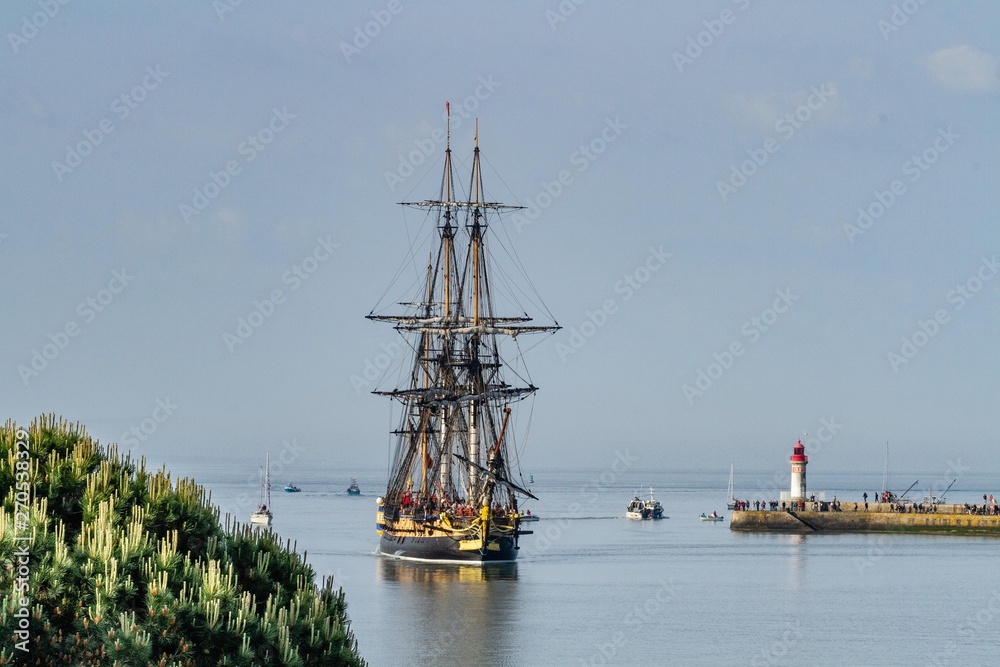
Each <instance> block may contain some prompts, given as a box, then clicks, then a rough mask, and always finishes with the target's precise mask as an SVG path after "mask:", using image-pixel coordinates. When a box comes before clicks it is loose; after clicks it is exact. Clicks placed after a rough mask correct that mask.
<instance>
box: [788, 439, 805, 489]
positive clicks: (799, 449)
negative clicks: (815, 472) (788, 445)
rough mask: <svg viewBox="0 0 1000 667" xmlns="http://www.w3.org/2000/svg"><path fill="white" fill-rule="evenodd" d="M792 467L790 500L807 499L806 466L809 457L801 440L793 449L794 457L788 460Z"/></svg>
mask: <svg viewBox="0 0 1000 667" xmlns="http://www.w3.org/2000/svg"><path fill="white" fill-rule="evenodd" d="M788 461H789V463H791V465H792V488H791V492H790V493H789V494H788V499H789V500H805V499H806V465H808V463H809V457H808V456H806V448H805V446H804V445H803V444H802V441H801V440H799V441H798V443H796V445H795V447H793V448H792V456H791V458H789V459H788Z"/></svg>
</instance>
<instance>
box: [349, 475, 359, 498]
mask: <svg viewBox="0 0 1000 667" xmlns="http://www.w3.org/2000/svg"><path fill="white" fill-rule="evenodd" d="M347 495H349V496H360V495H361V487H360V486H358V478H357V477H352V478H351V485H350V486H348V487H347Z"/></svg>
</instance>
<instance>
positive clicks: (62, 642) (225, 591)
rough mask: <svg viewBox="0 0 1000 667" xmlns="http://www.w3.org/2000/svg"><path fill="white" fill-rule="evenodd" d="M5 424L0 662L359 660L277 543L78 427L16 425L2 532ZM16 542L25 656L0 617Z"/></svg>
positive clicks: (317, 588) (327, 603)
mask: <svg viewBox="0 0 1000 667" xmlns="http://www.w3.org/2000/svg"><path fill="white" fill-rule="evenodd" d="M16 430H17V426H16V425H15V424H14V423H13V422H11V421H8V422H7V423H6V424H4V425H3V426H2V427H0V590H2V591H3V594H4V595H3V598H2V600H0V636H3V637H4V638H5V641H4V642H3V643H2V644H0V665H9V664H26V665H74V666H78V665H79V666H84V665H94V666H98V665H100V666H105V665H121V666H123V667H125V666H127V667H133V666H142V665H156V666H159V667H166V666H167V665H171V666H184V667H201V666H203V665H206V666H207V665H212V666H216V665H232V666H249V665H345V666H353V665H359V666H361V665H364V664H365V662H364V661H363V660H362V659H361V658H360V657H359V655H358V647H357V641H356V640H355V638H354V635H353V633H352V632H351V629H350V624H349V621H348V619H347V603H346V602H345V600H344V593H343V590H341V589H336V590H335V589H334V588H333V581H332V579H328V578H324V579H323V580H322V581H321V582H320V583H319V584H317V583H316V578H315V572H314V571H313V569H312V567H311V566H309V565H307V564H306V562H305V556H304V555H299V554H298V553H296V549H295V548H294V547H293V546H292V545H291V544H289V543H287V542H286V543H285V544H284V545H282V543H281V542H280V541H279V539H278V538H277V536H276V535H275V534H274V533H273V532H272V531H270V530H266V531H265V530H259V529H252V528H251V527H249V526H247V525H245V524H240V523H237V522H235V521H230V519H229V517H228V516H227V517H226V520H225V523H224V525H223V523H222V522H220V518H219V510H218V508H217V507H215V506H214V505H212V502H211V496H210V494H207V493H206V492H205V489H204V488H202V487H201V486H198V485H197V484H195V483H194V482H193V481H192V480H189V479H177V480H172V479H171V477H170V473H168V472H167V471H166V469H165V468H162V469H160V470H157V471H155V472H150V471H148V470H146V467H145V460H144V459H139V460H138V461H136V460H133V459H131V458H130V456H129V455H128V454H127V453H126V454H123V453H121V452H119V451H118V450H117V449H116V448H115V447H114V446H110V447H102V446H101V445H99V444H98V443H97V442H96V441H95V440H93V439H92V438H91V437H90V436H89V435H88V434H87V433H86V430H85V429H84V428H83V427H82V426H81V425H80V424H79V423H70V422H67V421H65V420H63V419H61V418H57V417H56V416H55V415H48V416H43V417H39V418H38V419H36V420H35V421H34V422H33V423H32V425H31V427H30V428H29V429H27V430H28V433H29V438H28V442H29V457H28V461H29V462H30V465H29V466H28V471H27V472H28V481H29V489H30V491H29V498H30V499H29V502H28V503H27V508H28V525H27V526H26V527H23V526H20V527H16V526H15V511H16V509H18V508H17V503H16V501H17V500H18V499H19V498H20V499H22V500H23V499H24V496H23V495H21V496H20V497H19V496H18V494H17V493H16V488H17V487H16V485H15V480H16V479H17V478H16V474H15V473H16V470H17V467H16V463H17V461H18V460H19V459H18V456H17V453H16V449H17V447H16ZM23 458H24V457H23V455H22V457H21V459H20V460H23ZM23 467H24V466H22V470H23ZM22 479H23V477H22ZM22 518H23V517H22ZM15 528H17V530H15ZM16 535H20V536H23V535H31V537H32V541H30V542H24V541H22V542H17V541H15V536H16ZM24 545H29V557H28V559H29V565H28V567H29V570H30V574H29V575H28V583H29V596H30V607H29V609H30V612H29V615H30V618H29V620H28V623H29V629H28V631H29V633H30V639H29V645H28V649H29V651H28V652H27V653H25V652H24V651H21V650H18V649H17V648H15V643H16V642H17V641H18V638H17V637H18V636H17V635H16V630H17V629H18V628H19V627H20V625H19V623H20V621H21V619H19V618H16V617H15V615H14V614H15V612H17V611H18V610H19V609H20V607H19V598H20V597H21V596H23V593H20V594H18V593H17V589H16V587H15V577H16V574H15V573H16V572H18V567H19V566H18V563H19V562H20V561H19V558H20V557H19V556H17V555H16V554H15V552H16V551H17V550H18V549H21V548H23V546H24Z"/></svg>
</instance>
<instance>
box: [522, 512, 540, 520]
mask: <svg viewBox="0 0 1000 667" xmlns="http://www.w3.org/2000/svg"><path fill="white" fill-rule="evenodd" d="M525 521H538V515H537V514H532V513H531V510H528V511H527V512H525V513H524V514H522V515H521V523H524V522H525Z"/></svg>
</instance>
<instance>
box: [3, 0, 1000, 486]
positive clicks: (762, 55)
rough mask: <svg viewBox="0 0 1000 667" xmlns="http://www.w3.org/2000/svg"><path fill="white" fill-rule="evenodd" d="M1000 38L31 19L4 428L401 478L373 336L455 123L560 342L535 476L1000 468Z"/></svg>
mask: <svg viewBox="0 0 1000 667" xmlns="http://www.w3.org/2000/svg"><path fill="white" fill-rule="evenodd" d="M998 24H1000V6H998V5H997V4H996V3H991V2H968V3H929V2H919V1H918V0H906V1H903V2H869V1H867V0H865V1H857V2H837V3H825V2H801V3H794V4H793V3H786V2H781V3H778V2H771V3H767V2H759V1H757V0H733V1H732V2H729V1H722V0H718V1H715V2H699V3H693V2H692V3H638V2H614V3H597V2H585V1H572V0H562V1H561V2H555V1H554V0H550V1H547V2H504V3H483V2H436V3H411V2H407V1H406V0H391V1H389V2H381V1H376V2H371V3H361V2H337V3H327V2H289V3H251V2H238V1H237V0H217V1H216V2H214V3H213V2H207V1H206V2H201V3H167V2H150V3H128V4H125V3H82V2H69V3H67V4H60V3H59V2H57V1H56V0H35V1H30V2H29V1H24V2H21V1H18V2H5V3H3V6H2V7H0V32H2V33H3V34H4V40H3V44H2V45H0V84H2V90H3V95H2V96H0V119H2V121H3V128H4V129H3V137H4V139H3V148H4V151H3V152H4V158H5V159H4V161H3V165H4V166H3V170H4V173H3V179H2V182H0V193H2V200H3V202H4V206H3V210H2V213H0V280H2V283H3V286H4V289H3V313H4V325H3V327H2V328H0V349H2V351H3V360H2V361H3V363H2V364H0V417H2V418H4V419H6V418H12V419H14V420H16V421H18V422H21V423H25V422H27V421H30V420H31V419H32V418H33V417H34V416H35V415H38V414H40V413H49V412H54V413H57V414H61V415H63V416H64V417H66V418H68V419H71V420H73V421H80V422H82V423H83V424H86V425H87V427H88V429H89V431H90V432H91V433H92V434H93V435H94V436H96V437H98V438H99V439H100V440H101V441H102V442H103V443H113V442H116V443H119V445H120V446H123V447H126V448H129V449H131V450H132V451H133V452H134V453H135V454H137V455H144V456H146V457H147V458H149V459H150V460H152V461H164V460H166V461H184V460H197V459H198V458H199V457H214V458H217V459H225V460H229V461H232V462H233V465H238V466H246V467H247V468H248V469H249V470H251V471H255V470H256V467H257V466H258V465H259V463H260V460H261V459H262V458H263V455H264V452H266V451H271V452H272V455H274V454H273V453H274V452H280V451H293V452H294V459H295V462H294V464H292V468H293V469H294V467H295V466H300V467H301V468H302V469H307V468H309V467H311V466H318V465H333V466H341V467H343V468H344V470H345V471H348V470H350V469H353V468H357V467H362V466H382V465H384V464H385V461H386V456H387V450H388V447H389V436H388V430H389V429H390V426H391V422H390V419H391V418H392V415H391V414H390V406H389V401H387V400H386V399H385V398H380V397H377V396H372V395H371V394H370V393H369V392H370V391H371V390H372V389H374V388H375V386H374V383H373V381H372V378H373V377H374V371H372V370H371V368H373V367H378V366H386V365H388V366H390V367H391V368H392V367H396V366H398V365H399V364H404V363H405V359H404V358H403V357H404V356H405V355H400V354H398V353H397V350H398V349H399V345H398V341H399V338H398V334H396V332H394V331H393V330H392V328H391V327H390V326H388V325H386V324H378V323H373V322H371V321H368V320H366V319H365V315H367V314H368V313H369V312H370V311H371V310H372V308H374V307H375V306H376V304H379V303H380V300H381V299H382V297H383V293H384V292H385V290H386V288H387V286H389V285H390V283H391V279H392V276H393V275H394V273H395V272H396V270H397V268H399V267H400V266H401V265H404V266H405V261H406V259H407V257H408V252H409V248H410V242H411V239H412V238H415V237H416V236H418V234H419V230H420V224H421V221H422V220H421V218H420V217H419V216H418V215H415V214H414V212H413V211H409V210H406V209H404V208H402V207H400V206H398V205H397V202H400V201H405V200H412V199H426V198H430V197H434V196H436V195H437V194H438V185H439V183H440V169H441V164H442V152H443V144H442V143H441V141H440V133H441V131H442V130H443V128H444V120H443V118H444V107H445V102H446V101H448V102H450V105H451V109H452V117H453V120H452V145H453V149H454V152H455V156H456V166H457V167H461V166H464V165H466V164H467V163H468V162H467V161H468V159H469V156H470V155H471V150H472V135H473V131H474V130H473V119H474V118H478V119H479V124H480V145H481V147H482V150H483V157H484V163H485V164H484V172H485V173H484V179H485V181H486V188H487V191H488V192H489V194H490V195H491V197H492V198H493V199H497V200H500V201H504V202H507V203H512V204H519V205H523V206H525V207H526V208H525V209H524V210H523V211H521V212H520V213H518V216H519V217H515V218H510V217H509V218H508V219H507V222H506V223H505V224H506V225H507V227H506V228H505V229H504V232H503V233H505V234H507V235H508V236H509V240H510V242H511V244H512V245H513V246H514V247H515V248H516V250H517V253H518V257H519V258H520V260H521V262H522V263H523V265H524V267H525V269H526V271H527V273H528V275H529V276H530V279H531V283H532V284H533V285H534V286H535V287H536V288H537V290H538V293H539V294H540V295H541V298H542V300H543V301H544V304H545V306H547V307H548V309H549V310H550V311H551V313H552V315H553V317H554V318H555V320H556V321H558V323H559V324H560V325H561V326H562V329H561V330H560V331H558V332H557V333H555V334H554V335H551V336H547V337H542V338H535V339H533V340H532V341H531V344H530V345H525V346H523V347H525V348H526V347H531V346H533V347H531V349H530V351H528V352H526V353H525V355H524V361H525V363H526V364H527V366H528V368H529V369H530V373H531V379H532V381H533V382H534V383H535V384H536V385H537V386H539V387H540V390H539V391H538V393H537V394H536V396H535V398H534V399H533V401H529V402H524V403H522V404H520V405H519V406H518V408H519V412H518V417H517V419H518V424H519V427H522V428H523V427H526V426H527V425H528V424H529V422H530V431H529V432H528V433H527V439H526V440H525V442H524V444H525V447H526V448H525V450H524V455H523V456H524V458H523V459H522V460H523V463H524V466H525V467H526V469H528V470H530V469H544V468H561V467H567V466H581V465H583V466H590V467H593V468H595V469H601V468H608V467H610V466H612V465H613V462H614V461H615V460H616V456H618V455H620V454H621V453H623V452H625V453H627V455H628V456H630V457H634V459H635V460H636V461H639V462H640V463H639V465H643V466H649V467H657V468H677V469H692V468H696V469H710V470H711V469H719V470H724V469H726V468H728V465H729V463H730V461H733V462H734V463H735V465H736V466H737V467H739V468H740V469H750V468H756V469H772V468H773V469H783V468H784V467H785V466H786V465H787V456H789V455H790V453H791V447H792V445H793V444H794V443H795V441H796V440H798V439H799V438H802V439H803V440H804V441H805V442H807V443H808V444H809V447H808V452H809V454H810V459H811V464H812V465H811V467H810V469H811V470H815V469H816V468H821V469H824V470H848V471H864V470H872V471H875V472H876V473H877V474H879V475H880V473H881V469H882V465H883V459H884V456H885V446H886V443H887V442H888V443H890V446H891V448H892V460H893V465H894V467H898V468H899V469H902V470H906V469H913V470H930V471H937V470H940V471H942V473H943V472H944V471H946V470H948V469H949V466H952V468H954V464H955V463H956V462H961V465H960V467H962V468H965V469H972V470H976V471H997V470H998V467H997V464H996V458H995V454H994V453H995V450H996V444H997V441H996V440H997V437H996V436H997V415H998V414H1000V402H998V398H1000V384H998V382H997V370H998V368H1000V346H998V345H997V339H998V337H997V334H998V329H1000V310H998V304H1000V276H998V275H997V274H998V272H1000V266H998V264H997V261H998V258H1000V230H998V225H997V215H998V204H997V192H998V184H1000V167H998V165H997V160H996V156H997V155H998V154H1000V125H998V124H997V122H996V119H997V118H998V117H1000V115H998V113H997V112H998V100H1000V97H998V95H1000V73H998V58H1000V38H998V33H997V31H996V26H997V25H998ZM459 173H460V176H459V177H458V180H460V181H464V180H466V176H465V175H464V173H465V172H463V171H461V170H460V171H459ZM404 283H405V281H404ZM397 296H404V295H390V297H389V298H390V301H391V299H393V298H396V297H397ZM535 314H538V313H535ZM379 375H381V373H379ZM395 414H398V411H397V412H396V413H395ZM345 474H346V473H345Z"/></svg>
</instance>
